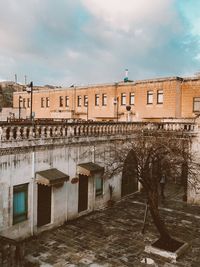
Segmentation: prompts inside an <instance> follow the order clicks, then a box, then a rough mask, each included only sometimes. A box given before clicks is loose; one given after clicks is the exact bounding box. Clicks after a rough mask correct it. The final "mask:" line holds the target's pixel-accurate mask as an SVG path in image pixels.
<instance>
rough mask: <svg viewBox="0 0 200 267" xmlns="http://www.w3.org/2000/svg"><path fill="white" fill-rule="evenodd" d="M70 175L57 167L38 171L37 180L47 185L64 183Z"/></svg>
mask: <svg viewBox="0 0 200 267" xmlns="http://www.w3.org/2000/svg"><path fill="white" fill-rule="evenodd" d="M68 180H69V176H68V175H67V174H65V173H63V172H61V171H59V170H58V169H56V168H53V169H48V170H45V171H40V172H36V182H37V183H38V184H43V185H47V186H52V185H62V184H63V183H64V182H65V181H68Z"/></svg>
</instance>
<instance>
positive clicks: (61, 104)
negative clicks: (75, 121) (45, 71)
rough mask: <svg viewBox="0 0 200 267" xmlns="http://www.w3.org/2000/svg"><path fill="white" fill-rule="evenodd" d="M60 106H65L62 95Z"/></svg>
mask: <svg viewBox="0 0 200 267" xmlns="http://www.w3.org/2000/svg"><path fill="white" fill-rule="evenodd" d="M60 107H63V96H60Z"/></svg>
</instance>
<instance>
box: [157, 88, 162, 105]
mask: <svg viewBox="0 0 200 267" xmlns="http://www.w3.org/2000/svg"><path fill="white" fill-rule="evenodd" d="M157 104H163V90H158V91H157Z"/></svg>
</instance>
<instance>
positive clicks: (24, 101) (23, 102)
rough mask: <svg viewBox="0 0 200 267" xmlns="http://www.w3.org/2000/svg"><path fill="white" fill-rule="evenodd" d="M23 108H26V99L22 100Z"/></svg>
mask: <svg viewBox="0 0 200 267" xmlns="http://www.w3.org/2000/svg"><path fill="white" fill-rule="evenodd" d="M22 107H23V108H26V98H23V99H22Z"/></svg>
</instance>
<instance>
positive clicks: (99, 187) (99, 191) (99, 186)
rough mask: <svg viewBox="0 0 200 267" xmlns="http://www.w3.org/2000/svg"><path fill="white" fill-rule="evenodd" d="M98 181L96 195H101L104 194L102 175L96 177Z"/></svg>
mask: <svg viewBox="0 0 200 267" xmlns="http://www.w3.org/2000/svg"><path fill="white" fill-rule="evenodd" d="M95 182H96V196H100V195H102V194H103V179H102V176H101V175H98V176H97V175H96V177H95Z"/></svg>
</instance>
